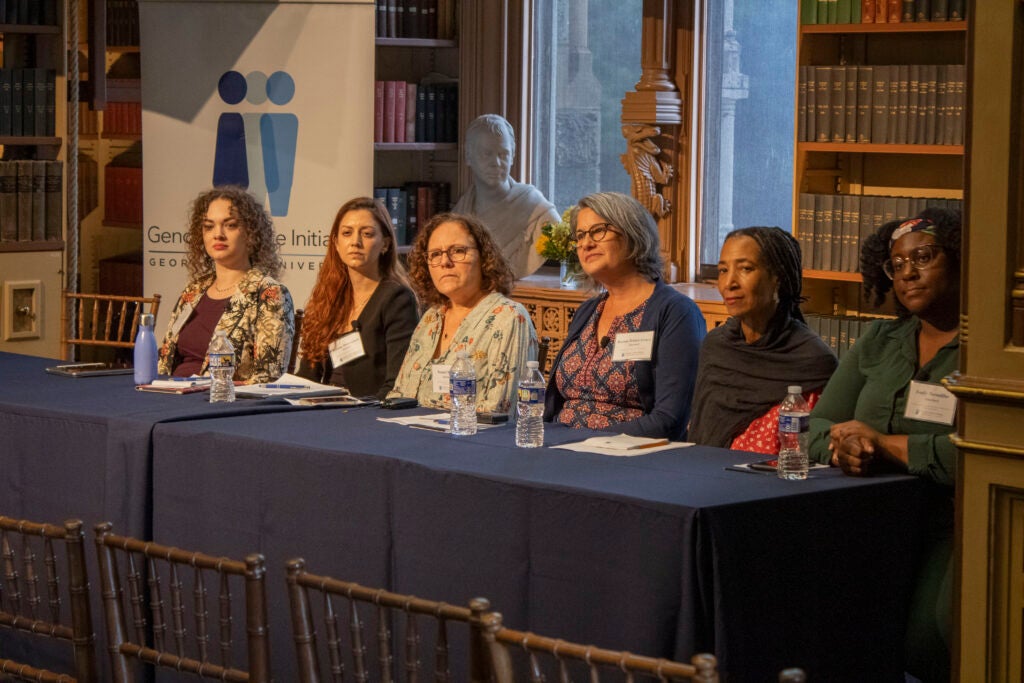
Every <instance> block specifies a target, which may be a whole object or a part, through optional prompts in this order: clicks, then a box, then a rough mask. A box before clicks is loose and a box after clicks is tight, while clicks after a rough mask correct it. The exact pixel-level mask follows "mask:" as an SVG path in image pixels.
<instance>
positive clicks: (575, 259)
mask: <svg viewBox="0 0 1024 683" xmlns="http://www.w3.org/2000/svg"><path fill="white" fill-rule="evenodd" d="M571 215H572V207H569V208H568V209H566V210H565V211H563V212H562V220H560V221H559V222H557V223H548V224H547V225H545V226H544V227H543V228H541V229H540V237H539V238H538V239H537V245H536V248H537V253H538V254H540V255H541V256H543V257H544V258H546V259H552V260H555V261H558V262H559V263H560V264H561V274H560V284H561V287H562V289H576V288H578V287H579V286H580V284H581V280H582V273H581V270H580V259H579V256H578V255H577V254H576V241H575V240H574V239H573V234H572V229H571V228H570V227H569V217H570V216H571Z"/></svg>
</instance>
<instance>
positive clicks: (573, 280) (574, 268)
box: [558, 261, 583, 289]
mask: <svg viewBox="0 0 1024 683" xmlns="http://www.w3.org/2000/svg"><path fill="white" fill-rule="evenodd" d="M559 265H560V268H559V272H558V286H559V287H561V288H562V289H579V288H580V287H581V286H582V284H583V283H582V280H583V268H582V267H581V266H580V263H579V261H562V262H560V264H559Z"/></svg>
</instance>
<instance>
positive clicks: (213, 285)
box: [210, 278, 242, 294]
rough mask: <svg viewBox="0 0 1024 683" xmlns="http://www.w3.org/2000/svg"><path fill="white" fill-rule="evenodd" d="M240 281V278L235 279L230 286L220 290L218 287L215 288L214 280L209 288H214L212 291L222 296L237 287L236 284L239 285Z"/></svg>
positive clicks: (215, 282)
mask: <svg viewBox="0 0 1024 683" xmlns="http://www.w3.org/2000/svg"><path fill="white" fill-rule="evenodd" d="M241 281H242V278H238V279H237V280H235V281H234V282H233V283H231V285H229V286H227V287H225V288H223V289H221V288H220V287H218V286H217V281H216V280H214V281H213V284H211V285H210V286H211V287H213V288H214V289H215V290H216V291H218V292H219V293H221V294H223V293H224V292H230V291H231V290H232V289H234V288H235V287H237V286H238V283H239V282H241Z"/></svg>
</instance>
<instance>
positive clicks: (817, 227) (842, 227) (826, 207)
mask: <svg viewBox="0 0 1024 683" xmlns="http://www.w3.org/2000/svg"><path fill="white" fill-rule="evenodd" d="M962 205H963V203H962V201H961V200H959V199H936V198H930V197H885V196H878V195H849V194H842V195H839V194H811V193H808V192H801V193H800V197H799V199H798V204H797V240H798V241H799V242H800V253H801V258H802V260H803V266H804V268H808V269H811V270H832V271H839V272H843V273H856V272H858V271H859V270H860V247H861V244H862V243H863V241H864V239H865V238H867V237H868V235H871V234H872V233H874V232H875V231H876V230H878V228H880V227H881V226H882V224H883V223H887V222H889V221H892V220H896V219H902V218H910V217H912V216H916V215H917V214H918V213H920V212H921V211H922V210H924V209H925V208H928V207H938V208H944V209H956V210H962Z"/></svg>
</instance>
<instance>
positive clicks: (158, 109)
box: [140, 0, 375, 338]
mask: <svg viewBox="0 0 1024 683" xmlns="http://www.w3.org/2000/svg"><path fill="white" fill-rule="evenodd" d="M374 11H375V5H374V2H373V0H361V1H356V2H345V3H338V2H331V1H330V0H327V1H326V2H324V1H323V0H320V1H319V2H316V3H305V2H287V3H284V2H259V1H257V2H237V1H233V0H198V1H196V0H193V1H192V2H178V1H174V0H171V1H165V0H142V2H141V3H140V21H141V29H142V46H143V47H142V52H143V57H142V84H143V86H142V88H143V89H142V106H143V114H142V130H143V148H144V159H145V172H144V177H143V183H144V187H143V211H144V235H143V244H144V249H145V292H146V294H147V295H148V294H152V293H154V292H155V293H159V294H161V295H162V296H163V305H161V307H160V320H158V321H157V328H156V329H157V334H158V338H159V337H160V336H162V335H163V331H164V329H165V326H166V321H167V317H168V315H169V314H170V311H171V308H172V307H173V306H174V303H175V301H176V300H177V297H178V295H179V294H180V293H181V290H182V289H183V288H184V286H185V283H186V281H187V279H188V272H187V270H186V269H185V267H184V264H183V257H184V255H185V248H184V238H185V235H186V232H187V227H188V226H187V212H188V206H189V203H190V202H191V201H192V199H194V198H195V196H196V195H197V194H199V193H200V192H201V191H203V190H204V189H208V188H210V187H211V186H213V185H214V184H227V183H230V184H235V185H242V186H244V187H247V188H248V189H249V191H250V192H252V193H253V194H255V195H256V196H258V197H260V198H261V199H263V200H264V204H265V206H267V207H268V209H269V210H270V213H271V215H272V217H273V219H274V225H275V228H276V231H277V239H278V243H279V244H280V245H281V254H282V256H283V258H284V261H285V264H286V270H285V272H284V274H283V276H282V278H281V279H282V281H283V283H284V284H285V285H286V286H287V287H288V289H289V291H291V294H292V298H293V299H294V301H295V306H296V308H301V307H302V306H303V305H304V304H305V302H306V299H307V298H308V297H309V293H310V291H311V289H312V287H313V283H314V281H315V279H316V273H317V270H318V269H319V267H320V263H321V262H322V261H323V256H324V253H325V251H326V248H327V238H328V236H329V234H330V229H331V222H332V221H333V219H334V214H335V212H336V211H337V210H338V207H340V206H341V204H342V203H343V202H345V201H346V200H348V199H350V198H351V197H354V196H357V195H367V196H370V195H372V191H373V189H372V188H373V84H374Z"/></svg>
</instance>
